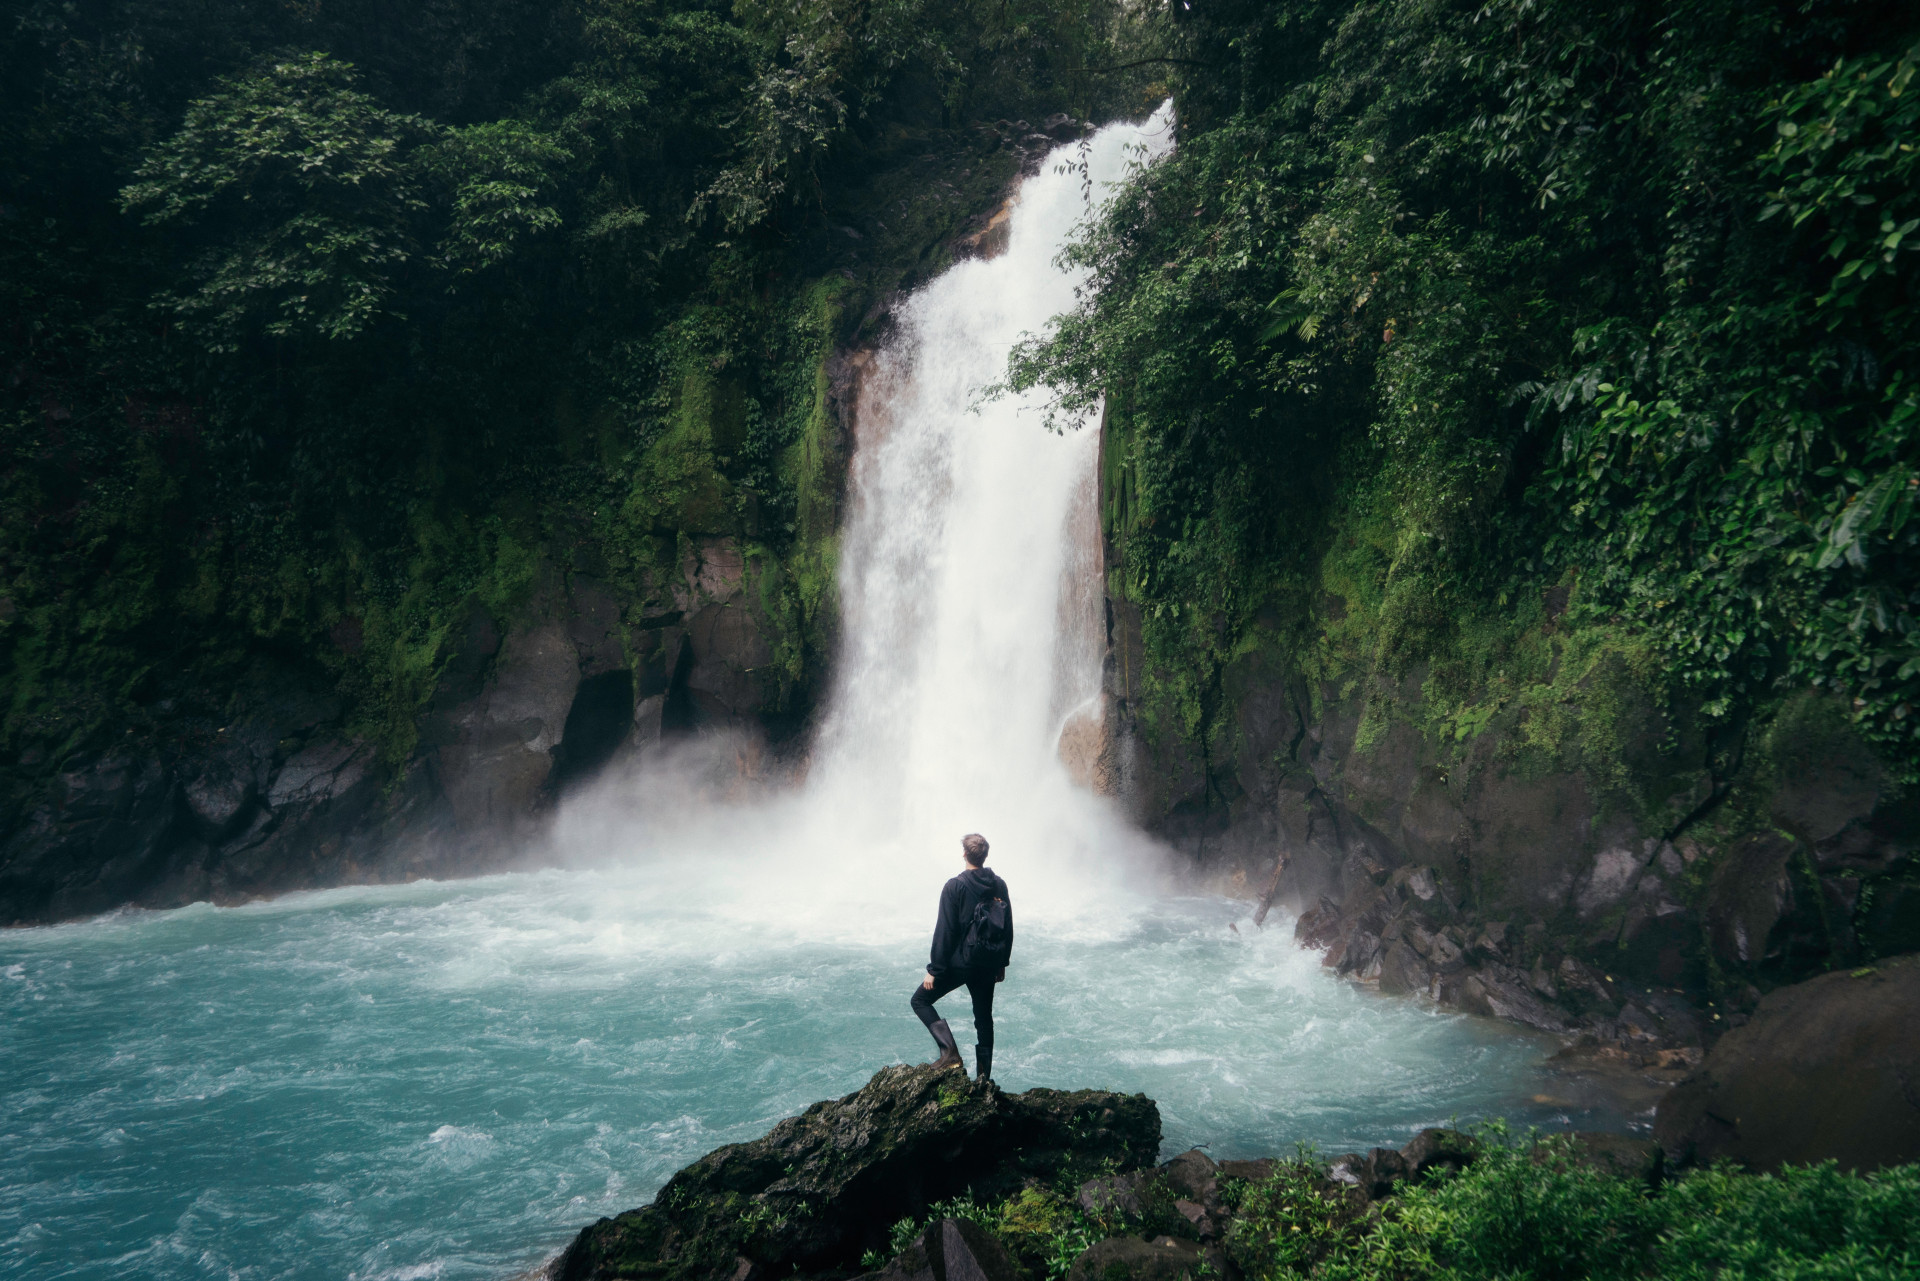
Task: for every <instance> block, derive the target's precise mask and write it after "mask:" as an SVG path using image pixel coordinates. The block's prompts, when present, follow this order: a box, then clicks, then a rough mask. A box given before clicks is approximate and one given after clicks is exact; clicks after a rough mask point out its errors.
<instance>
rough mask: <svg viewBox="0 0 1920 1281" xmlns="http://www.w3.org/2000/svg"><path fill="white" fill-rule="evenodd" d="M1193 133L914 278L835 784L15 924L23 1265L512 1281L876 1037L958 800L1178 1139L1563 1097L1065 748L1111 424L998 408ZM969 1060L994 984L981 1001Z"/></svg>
mask: <svg viewBox="0 0 1920 1281" xmlns="http://www.w3.org/2000/svg"><path fill="white" fill-rule="evenodd" d="M1166 141H1167V122H1166V120H1165V118H1164V117H1156V118H1155V119H1154V120H1151V121H1149V122H1147V123H1146V124H1145V125H1143V126H1129V127H1115V128H1110V129H1107V130H1105V131H1103V132H1102V133H1100V134H1099V135H1097V136H1096V137H1095V138H1094V139H1093V140H1092V142H1091V144H1090V145H1089V146H1087V147H1086V148H1084V149H1076V148H1068V149H1065V150H1064V151H1063V153H1062V154H1061V155H1060V157H1059V158H1060V159H1061V160H1070V161H1073V162H1074V163H1075V164H1080V163H1082V162H1084V165H1085V171H1084V173H1081V172H1061V171H1058V169H1057V167H1055V166H1051V165H1050V166H1049V167H1048V168H1047V169H1044V170H1043V171H1042V172H1041V174H1040V175H1039V176H1037V177H1035V178H1033V179H1031V180H1029V181H1028V182H1027V183H1026V184H1025V186H1024V187H1023V188H1022V190H1021V192H1020V194H1019V197H1018V199H1017V202H1016V204H1015V206H1014V209H1013V216H1012V221H1011V237H1010V243H1009V246H1008V248H1007V251H1006V252H1005V253H1004V254H1002V255H1001V256H999V257H996V258H994V259H991V260H975V261H970V262H967V263H963V264H961V265H960V266H958V267H956V268H955V269H953V270H952V271H950V272H949V273H947V274H946V275H944V276H942V277H941V278H940V279H939V280H937V281H935V282H933V283H932V284H931V285H929V286H928V287H927V288H926V289H925V290H923V291H921V292H920V293H919V294H918V295H916V296H915V297H914V298H913V299H912V300H911V301H910V302H909V303H908V304H907V305H906V306H905V307H904V308H903V310H902V314H901V316H900V328H899V335H898V337H897V340H896V341H895V342H894V343H893V344H892V345H891V346H890V348H889V349H888V350H887V351H885V352H883V353H881V354H880V355H879V356H878V357H877V358H876V359H875V361H874V362H873V365H872V368H871V370H870V372H869V375H868V377H867V379H866V382H865V391H864V392H863V395H862V399H861V404H860V408H859V415H858V417H859V426H858V442H857V450H856V454H855V458H854V464H853V475H852V481H851V498H852V501H851V505H850V510H849V513H848V517H847V524H846V528H845V531H844V537H843V552H842V567H841V575H842V577H841V590H842V604H843V610H844V626H843V631H844V635H845V652H844V653H843V655H842V656H841V659H840V662H839V665H838V673H839V682H840V683H839V686H838V688H837V689H836V690H835V691H834V693H833V695H832V698H831V700H830V704H829V712H828V715H827V717H826V719H825V721H824V722H823V724H822V727H821V731H820V734H819V736H818V739H817V743H816V746H815V750H814V751H813V753H812V761H811V769H810V773H809V776H808V778H807V780H806V782H805V784H804V785H803V786H802V787H800V788H798V789H797V790H795V791H793V792H792V793H790V794H788V795H785V796H782V797H778V798H774V799H771V800H760V801H756V802H743V801H739V800H737V799H736V800H733V801H727V800H725V799H720V798H716V796H715V795H714V793H713V790H712V789H711V788H709V787H707V786H705V783H706V782H707V781H708V780H710V779H711V777H712V773H713V771H712V768H711V762H712V760H713V759H715V758H716V757H717V758H718V759H721V760H725V759H729V758H730V757H729V753H730V750H731V749H730V747H729V745H727V744H726V743H725V742H724V741H722V740H717V739H715V740H707V741H703V742H698V743H695V744H693V745H692V746H691V747H689V748H685V749H683V754H682V755H681V756H666V755H659V756H655V757H653V758H651V759H649V760H648V761H647V762H646V763H645V766H646V767H645V768H644V769H643V770H642V771H641V773H640V774H639V775H638V776H637V777H636V776H625V775H623V776H620V777H614V778H609V779H606V780H603V781H602V782H601V784H600V785H599V786H598V787H597V788H596V790H595V791H593V792H592V793H590V794H588V795H586V796H583V797H581V798H578V799H576V800H575V801H573V802H570V803H569V805H568V807H567V808H566V809H565V810H564V811H563V812H562V814H561V815H560V816H559V818H558V820H557V823H556V826H555V830H554V832H553V833H552V835H551V838H550V840H549V842H548V843H547V844H546V845H545V846H544V847H543V848H542V850H541V851H540V857H541V858H543V859H545V860H548V861H551V862H554V863H556V864H558V866H555V867H552V868H549V869H547V870H541V871H528V872H520V873H514V874H510V875H501V876H493V877H486V878H482V879H477V880H471V881H462V882H453V883H421V884H415V885H409V886H389V887H370V888H350V889H339V890H329V891H322V892H315V893H308V894H296V895H289V896H287V897H285V898H282V899H279V900H276V901H273V902H269V903H259V904H252V905H248V906H243V907H235V908H214V907H210V906H206V905H200V906H194V907H188V908H182V909H178V910H175V911H167V912H126V913H119V914H114V915H111V916H108V917H105V918H102V919H99V920H94V921H89V922H83V923H77V924H72V925H63V926H57V927H51V928H42V929H31V930H16V931H11V932H7V933H5V934H0V1277H21V1278H26V1277H33V1278H36V1281H37V1279H40V1278H56V1277H134V1276H138V1277H155V1278H203V1277H204V1278H247V1279H249V1281H251V1279H254V1278H277V1277H290V1278H293V1277H297V1278H308V1277H311V1278H355V1279H359V1278H375V1277H379V1278H440V1277H444V1278H481V1277H487V1278H505V1277H511V1276H515V1275H518V1274H521V1273H524V1272H526V1271H528V1270H529V1269H533V1268H536V1267H537V1266H538V1265H539V1264H540V1263H541V1262H542V1261H543V1260H545V1259H547V1258H549V1257H550V1256H551V1255H552V1254H553V1253H554V1252H555V1251H556V1250H557V1249H559V1248H560V1247H561V1246H562V1245H564V1244H565V1242H566V1241H567V1240H568V1239H569V1238H570V1237H571V1235H572V1234H573V1233H574V1232H575V1231H577V1230H578V1229H579V1227H580V1226H582V1225H583V1224H585V1223H588V1222H591V1221H592V1220H593V1219H595V1218H597V1217H599V1216H601V1215H605V1214H612V1213H616V1212H618V1211H620V1210H624V1209H627V1208H630V1207H632V1206H634V1205H638V1204H641V1203H643V1202H644V1201H646V1200H647V1199H648V1198H649V1197H650V1196H651V1195H652V1193H653V1191H654V1190H655V1189H656V1188H658V1187H659V1185H660V1184H661V1183H662V1182H663V1181H664V1180H665V1179H666V1177H667V1176H668V1175H669V1174H671V1173H672V1172H673V1171H674V1170H675V1169H677V1168H679V1167H680V1166H682V1165H684V1164H686V1163H687V1162H689V1161H691V1160H693V1159H694V1158H696V1157H698V1156H699V1155H700V1154H702V1153H703V1152H706V1151H708V1150H709V1149H711V1148H713V1147H715V1146H717V1145H719V1144H721V1143H725V1142H730V1141H734V1140H739V1139H744V1138H750V1137H754V1136H756V1135H758V1134H760V1133H762V1132H763V1131H764V1130H765V1129H766V1128H767V1127H768V1126H769V1125H771V1124H772V1123H773V1122H774V1121H775V1120H777V1119H779V1118H780V1117H782V1116H786V1115H789V1114H791V1113H794V1112H797V1111H799V1110H801V1109H802V1108H804V1107H805V1106H806V1105H807V1104H809V1103H811V1102H813V1101H814V1100H816V1099H820V1098H825V1097H829V1096H833V1095H838V1094H844V1093H846V1092H848V1091H851V1090H853V1089H856V1088H858V1087H859V1086H860V1085H861V1084H862V1083H863V1082H864V1081H865V1080H866V1079H867V1077H868V1076H870V1075H871V1074H872V1073H873V1072H874V1071H875V1070H876V1069H877V1068H879V1067H881V1066H883V1065H886V1064H889V1063H895V1062H901V1061H911V1060H916V1059H923V1058H926V1057H929V1056H930V1054H931V1051H932V1049H933V1046H932V1042H931V1040H930V1039H929V1038H927V1036H926V1034H925V1032H924V1031H923V1030H922V1029H921V1027H920V1025H919V1024H918V1023H917V1022H916V1021H915V1020H914V1019H913V1017H912V1016H911V1014H909V1013H908V1011H907V1008H906V1002H907V996H908V994H909V993H910V991H911V989H912V986H913V985H914V983H915V982H917V980H918V977H919V973H920V966H921V965H922V964H923V963H924V961H925V948H926V940H927V935H928V931H929V929H930V927H931V924H932V916H933V905H934V902H935V899H936V897H937V895H938V892H939V887H940V884H941V882H942V881H943V880H944V879H945V878H946V877H947V876H948V875H951V874H952V873H953V872H954V871H956V870H958V865H959V850H958V838H959V836H960V835H961V834H963V833H965V832H967V831H972V830H978V831H981V832H984V833H985V834H987V836H988V837H989V839H990V840H991V841H992V842H993V847H994V848H993V854H992V856H991V859H990V865H991V866H993V867H994V868H995V869H996V870H998V871H999V872H1000V873H1001V874H1002V875H1003V876H1004V877H1005V878H1006V879H1007V880H1008V882H1009V883H1010V885H1011V887H1012V894H1013V899H1014V905H1015V918H1016V926H1017V929H1018V941H1017V944H1016V949H1015V963H1014V965H1013V967H1012V968H1011V970H1010V973H1009V978H1008V982H1007V983H1006V984H1005V986H1004V987H1003V988H1002V989H1001V994H1000V997H999V1000H998V1003H997V1005H996V1011H995V1013H996V1022H997V1024H998V1027H999V1033H998V1044H997V1047H996V1059H995V1069H996V1070H995V1076H996V1078H997V1079H998V1080H999V1082H1000V1083H1001V1084H1002V1085H1003V1086H1004V1087H1005V1088H1007V1089H1009V1090H1021V1089H1025V1088H1028V1087H1030V1086H1035V1085H1050V1086H1057V1087H1065V1088H1073V1087H1079V1086H1102V1087H1108V1088H1116V1089H1123V1090H1129V1091H1133V1090H1140V1091H1145V1092H1147V1093H1149V1094H1151V1095H1152V1096H1153V1097H1154V1098H1155V1099H1157V1100H1158V1101H1159V1104H1160V1108H1161V1114H1162V1117H1163V1119H1164V1123H1165V1130H1166V1143H1167V1151H1168V1152H1170V1153H1171V1152H1174V1151H1178V1150H1182V1149H1184V1148H1185V1147H1187V1146H1190V1145H1192V1144H1195V1143H1207V1144H1210V1145H1211V1148H1210V1150H1211V1151H1212V1152H1213V1153H1214V1154H1215V1155H1216V1156H1220V1157H1226V1156H1244V1155H1260V1154H1272V1153H1276V1152H1285V1151H1291V1150H1292V1149H1293V1148H1294V1146H1295V1145H1296V1144H1302V1143H1304V1144H1310V1145H1315V1146H1317V1147H1318V1148H1319V1149H1320V1150H1321V1151H1323V1152H1328V1153H1331V1152H1337V1151H1345V1150H1349V1149H1352V1148H1360V1147H1366V1146H1370V1145H1373V1144H1382V1143H1400V1142H1404V1141H1405V1139H1406V1137H1407V1136H1408V1135H1409V1134H1410V1133H1411V1132H1412V1131H1414V1130H1416V1129H1418V1128H1419V1127H1421V1126H1424V1125H1430V1124H1439V1123H1445V1122H1447V1121H1449V1120H1459V1121H1468V1120H1473V1119H1477V1118H1482V1117H1488V1116H1495V1115H1503V1116H1507V1117H1509V1118H1512V1119H1514V1120H1517V1121H1522V1122H1542V1123H1548V1124H1565V1123H1566V1122H1567V1121H1568V1120H1570V1119H1571V1120H1575V1121H1578V1122H1580V1123H1581V1124H1586V1125H1602V1126H1609V1127H1613V1126H1618V1125H1619V1124H1621V1123H1622V1118H1620V1117H1617V1116H1609V1115H1594V1114H1587V1113H1582V1114H1577V1115H1570V1114H1569V1113H1568V1112H1567V1111H1566V1109H1565V1108H1564V1106H1563V1105H1561V1104H1558V1103H1555V1102H1552V1101H1551V1100H1550V1098H1549V1097H1548V1096H1549V1094H1550V1092H1551V1086H1550V1085H1549V1084H1547V1082H1546V1078H1544V1077H1543V1075H1542V1071H1541V1068H1540V1062H1541V1059H1542V1057H1543V1055H1544V1053H1546V1052H1547V1051H1548V1050H1550V1049H1551V1048H1552V1047H1551V1045H1550V1044H1548V1043H1543V1042H1542V1041H1540V1040H1539V1039H1538V1038H1534V1037H1530V1036H1528V1035H1525V1034H1522V1033H1520V1032H1518V1031H1516V1030H1514V1029H1512V1028H1510V1027H1505V1026H1502V1025H1497V1024H1493V1023H1490V1022H1486V1021H1482V1020H1476V1019H1470V1018H1466V1017H1461V1016H1456V1015H1446V1014H1441V1013H1438V1012H1436V1011H1434V1010H1432V1009H1431V1008H1428V1007H1424V1006H1421V1005H1418V1004H1415V1003H1413V1002H1409V1001H1404V1000H1398V999H1392V998H1382V997H1380V996H1378V995H1376V994H1373V993H1370V992H1367V991H1365V990H1363V989H1360V988H1357V987H1354V986H1351V985H1349V984H1346V983H1343V982H1341V981H1338V980H1335V979H1333V978H1331V977H1329V976H1327V975H1326V974H1325V973H1324V972H1322V971H1321V970H1320V968H1319V966H1318V964H1317V961H1316V958H1314V957H1313V956H1311V955H1309V954H1307V953H1304V952H1302V951H1300V950H1299V949H1298V948H1296V947H1294V946H1293V944H1292V942H1291V933H1292V931H1291V924H1292V923H1291V921H1288V920H1285V919H1281V918H1279V917H1277V916H1276V917H1275V918H1273V919H1270V920H1269V921H1268V924H1267V928H1266V929H1265V930H1264V931H1262V930H1259V929H1256V928H1255V927H1254V926H1253V924H1252V922H1251V921H1250V920H1249V919H1247V907H1248V905H1246V904H1244V903H1236V902H1230V901H1226V900H1221V899H1213V898H1206V897H1193V896H1190V895H1183V894H1182V893H1181V892H1180V891H1179V890H1178V889H1177V887H1176V886H1175V884H1174V882H1173V881H1172V880H1171V879H1170V878H1169V873H1168V870H1167V863H1166V860H1165V858H1164V857H1163V852H1162V851H1160V850H1159V849H1157V848H1156V847H1155V845H1154V844H1153V842H1152V841H1150V840H1149V839H1148V838H1146V837H1145V836H1143V835H1142V834H1140V833H1139V832H1137V831H1134V830H1133V829H1131V828H1130V827H1129V826H1128V824H1127V823H1126V822H1125V821H1124V819H1123V818H1122V817H1121V816H1120V814H1119V813H1118V812H1117V811H1116V810H1115V809H1114V808H1113V807H1112V806H1111V805H1110V804H1109V803H1108V802H1106V801H1103V800H1101V799H1099V798H1096V797H1094V796H1092V795H1090V794H1089V793H1088V792H1086V791H1085V790H1083V789H1082V788H1080V787H1078V786H1076V785H1075V784H1074V783H1073V781H1072V780H1071V779H1070V778H1069V776H1068V771H1067V770H1066V769H1065V768H1064V767H1063V766H1062V765H1061V763H1060V759H1059V755H1058V752H1057V750H1056V749H1057V743H1058V740H1059V738H1060V735H1061V732H1062V727H1063V726H1064V725H1066V724H1068V723H1069V722H1070V721H1076V720H1077V721H1078V722H1080V723H1082V724H1085V723H1087V722H1089V720H1094V721H1097V719H1098V717H1099V716H1100V714H1101V709H1100V704H1099V662H1100V620H1099V612H1098V611H1099V607H1100V606H1099V596H1098V579H1097V574H1098V569H1097V560H1096V559H1095V556H1094V552H1095V548H1096V547H1097V543H1096V540H1095V534H1096V532H1097V531H1096V529H1095V527H1094V525H1093V521H1094V510H1093V506H1092V483H1093V480H1092V478H1093V466H1094V457H1095V455H1094V450H1095V448H1096V444H1097V442H1096V440H1095V438H1094V433H1092V432H1087V431H1081V432H1069V433H1067V434H1065V435H1058V436H1056V435H1049V434H1048V433H1046V432H1044V431H1042V430H1041V429H1040V428H1039V425H1038V421H1037V417H1036V415H1035V413H1034V408H1035V407H1034V405H1032V404H1030V403H1023V402H1020V401H1018V400H1013V399H1003V400H999V401H994V402H991V403H989V404H985V405H982V404H981V403H980V398H979V390H980V389H981V388H982V387H984V386H985V385H986V384H988V383H991V382H992V381H994V380H995V379H996V378H997V377H998V375H999V373H1000V371H1001V369H1002V368H1003V367H1004V362H1005V358H1006V353H1007V350H1008V348H1009V347H1010V345H1011V344H1012V343H1013V342H1014V341H1015V340H1016V339H1017V337H1018V335H1019V334H1020V333H1022V332H1023V331H1032V330H1037V329H1039V328H1040V327H1041V326H1042V325H1043V324H1044V323H1045V321H1046V318H1047V317H1048V316H1050V315H1053V314H1056V313H1057V312H1059V311H1062V310H1064V309H1065V308H1067V307H1068V306H1070V305H1071V304H1072V300H1073V288H1074V285H1075V284H1076V281H1074V280H1073V279H1071V278H1070V277H1068V276H1067V275H1065V274H1064V273H1062V272H1061V271H1059V270H1058V269H1057V268H1056V267H1055V265H1054V263H1053V259H1054V256H1055V254H1056V253H1057V252H1058V249H1059V247H1060V246H1061V244H1063V243H1064V241H1065V239H1066V237H1067V236H1068V235H1069V234H1070V232H1071V230H1072V228H1073V226H1074V225H1075V223H1076V222H1077V221H1078V220H1079V219H1081V218H1083V217H1084V216H1086V214H1087V212H1088V210H1089V208H1090V207H1091V206H1090V204H1089V200H1092V201H1097V200H1098V199H1099V198H1100V193H1101V191H1102V190H1103V189H1104V186H1105V184H1107V183H1110V182H1111V181H1113V180H1114V179H1116V178H1117V177H1119V176H1120V175H1121V174H1122V173H1123V172H1124V171H1125V169H1126V166H1127V165H1129V164H1132V163H1143V162H1146V161H1148V160H1150V158H1151V157H1152V155H1153V154H1155V153H1156V152H1157V151H1158V150H1161V149H1163V148H1164V147H1165V145H1166ZM944 1012H945V1013H946V1014H947V1015H948V1017H949V1018H950V1019H951V1020H952V1021H953V1023H954V1026H955V1029H956V1032H957V1033H958V1034H959V1036H960V1040H961V1044H962V1047H963V1049H964V1050H965V1051H966V1052H967V1053H968V1055H969V1057H971V1053H972V1044H971V1036H970V1030H971V1029H970V1019H969V1017H968V1011H967V1009H966V1001H965V998H964V994H962V995H960V996H958V997H957V998H955V997H950V998H948V1002H947V1004H946V1006H945V1010H944Z"/></svg>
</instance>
